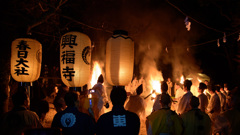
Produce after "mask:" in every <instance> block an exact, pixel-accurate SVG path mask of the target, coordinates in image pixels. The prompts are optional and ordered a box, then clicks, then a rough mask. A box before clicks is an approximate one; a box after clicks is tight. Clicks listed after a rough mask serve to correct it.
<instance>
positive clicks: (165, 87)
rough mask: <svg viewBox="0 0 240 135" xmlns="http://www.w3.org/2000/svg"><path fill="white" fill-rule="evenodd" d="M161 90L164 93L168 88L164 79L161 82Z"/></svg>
mask: <svg viewBox="0 0 240 135" xmlns="http://www.w3.org/2000/svg"><path fill="white" fill-rule="evenodd" d="M161 90H162V93H166V92H167V90H168V85H167V83H166V82H165V81H162V82H161Z"/></svg>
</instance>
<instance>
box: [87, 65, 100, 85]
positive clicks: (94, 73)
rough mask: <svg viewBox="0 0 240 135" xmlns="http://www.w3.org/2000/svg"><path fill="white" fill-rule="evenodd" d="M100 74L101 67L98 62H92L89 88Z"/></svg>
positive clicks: (95, 82)
mask: <svg viewBox="0 0 240 135" xmlns="http://www.w3.org/2000/svg"><path fill="white" fill-rule="evenodd" d="M101 74H102V72H101V67H100V65H99V63H98V62H96V61H95V62H93V70H92V79H91V81H90V83H91V88H92V87H93V86H94V85H95V84H97V80H98V77H99V76H100V75H101Z"/></svg>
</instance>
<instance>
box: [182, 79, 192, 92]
mask: <svg viewBox="0 0 240 135" xmlns="http://www.w3.org/2000/svg"><path fill="white" fill-rule="evenodd" d="M183 86H184V87H185V88H187V90H188V91H190V89H191V86H192V81H190V80H185V81H184V83H183Z"/></svg>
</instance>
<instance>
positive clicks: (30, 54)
mask: <svg viewBox="0 0 240 135" xmlns="http://www.w3.org/2000/svg"><path fill="white" fill-rule="evenodd" d="M41 63H42V45H41V43H40V42H38V41H37V40H34V39H30V38H18V39H16V40H14V41H13V42H12V48H11V75H12V77H13V79H15V80H16V81H18V82H33V81H36V80H37V79H38V78H39V76H40V72H41Z"/></svg>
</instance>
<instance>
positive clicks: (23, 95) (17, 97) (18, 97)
mask: <svg viewBox="0 0 240 135" xmlns="http://www.w3.org/2000/svg"><path fill="white" fill-rule="evenodd" d="M12 102H13V105H14V106H22V105H24V106H25V107H28V106H29V96H28V93H27V91H26V89H25V88H24V87H19V88H18V91H17V92H16V93H14V94H13V95H12Z"/></svg>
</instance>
